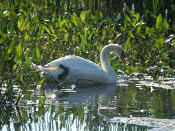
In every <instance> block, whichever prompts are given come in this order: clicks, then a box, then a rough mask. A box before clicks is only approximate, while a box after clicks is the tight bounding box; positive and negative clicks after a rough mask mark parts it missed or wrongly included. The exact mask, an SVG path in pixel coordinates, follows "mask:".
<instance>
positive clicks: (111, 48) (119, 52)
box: [101, 44, 125, 63]
mask: <svg viewBox="0 0 175 131" xmlns="http://www.w3.org/2000/svg"><path fill="white" fill-rule="evenodd" d="M110 52H113V53H114V54H115V55H116V56H118V57H119V59H120V60H121V61H122V62H123V63H125V52H124V50H123V49H122V47H121V46H120V45H118V44H109V45H106V46H105V47H104V48H103V50H102V52H101V55H102V56H104V57H107V56H108V55H109V53H110Z"/></svg>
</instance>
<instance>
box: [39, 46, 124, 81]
mask: <svg viewBox="0 0 175 131" xmlns="http://www.w3.org/2000/svg"><path fill="white" fill-rule="evenodd" d="M110 52H114V53H115V54H116V55H117V56H119V57H120V58H121V60H124V51H123V49H122V48H121V46H119V45H118V44H109V45H106V46H105V47H104V48H103V49H102V51H101V54H100V61H101V67H100V66H99V65H97V64H96V63H94V62H92V61H90V60H87V59H84V58H81V57H79V56H74V55H70V56H65V57H61V58H59V59H56V60H54V61H51V62H50V63H48V64H46V65H45V66H44V67H41V70H42V71H44V72H45V73H46V74H47V75H48V76H49V78H50V77H51V78H53V79H55V80H56V81H57V82H66V83H69V84H90V83H93V84H113V83H115V82H116V74H115V71H114V70H113V69H112V66H111V64H110V62H109V61H108V60H107V58H108V56H109V54H110Z"/></svg>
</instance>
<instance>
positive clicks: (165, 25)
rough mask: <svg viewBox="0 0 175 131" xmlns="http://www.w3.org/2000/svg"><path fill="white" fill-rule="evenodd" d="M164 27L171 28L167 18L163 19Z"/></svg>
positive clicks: (166, 29)
mask: <svg viewBox="0 0 175 131" xmlns="http://www.w3.org/2000/svg"><path fill="white" fill-rule="evenodd" d="M163 29H164V30H165V31H168V29H169V24H168V22H167V20H166V19H163Z"/></svg>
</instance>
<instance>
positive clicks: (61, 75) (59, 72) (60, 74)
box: [42, 64, 68, 82]
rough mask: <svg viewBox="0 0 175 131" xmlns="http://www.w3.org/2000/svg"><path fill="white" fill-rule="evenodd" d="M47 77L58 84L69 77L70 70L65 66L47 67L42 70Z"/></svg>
mask: <svg viewBox="0 0 175 131" xmlns="http://www.w3.org/2000/svg"><path fill="white" fill-rule="evenodd" d="M42 70H43V71H44V73H45V75H46V76H47V77H48V78H49V79H50V78H52V79H54V80H56V81H58V82H60V81H63V80H64V79H65V77H66V76H67V75H68V68H67V67H65V66H64V65H62V64H60V65H46V66H44V67H43V69H42Z"/></svg>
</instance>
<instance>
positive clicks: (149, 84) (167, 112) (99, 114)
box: [0, 74, 175, 131]
mask: <svg viewBox="0 0 175 131" xmlns="http://www.w3.org/2000/svg"><path fill="white" fill-rule="evenodd" d="M138 75H139V74H133V75H131V76H126V75H118V76H117V77H118V83H117V84H116V85H108V86H95V87H88V86H86V88H83V87H84V86H82V87H81V88H76V86H75V85H69V86H70V87H69V88H63V89H61V88H58V86H57V85H55V84H52V83H50V84H49V83H45V84H44V85H43V86H42V87H41V86H36V87H37V88H36V89H35V90H30V91H28V92H26V93H29V94H32V97H30V99H29V98H23V99H22V100H21V101H20V103H19V104H18V105H17V106H15V105H14V106H9V107H6V108H5V109H4V110H3V113H2V114H3V115H1V122H0V125H1V127H2V128H1V129H0V131H16V130H18V131H51V130H52V131H157V130H162V131H163V130H173V129H175V101H174V100H175V90H174V84H175V82H174V78H160V79H159V80H158V81H154V80H153V79H152V77H150V76H147V75H144V78H138ZM41 98H42V99H41ZM43 100H44V101H43ZM41 103H44V104H41Z"/></svg>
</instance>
